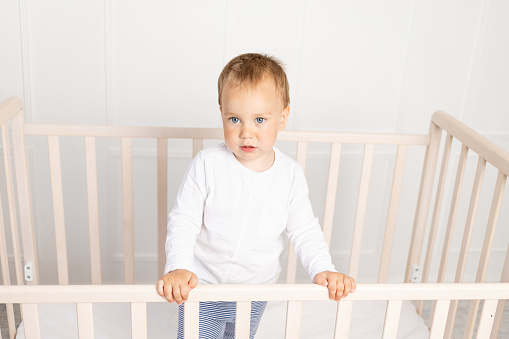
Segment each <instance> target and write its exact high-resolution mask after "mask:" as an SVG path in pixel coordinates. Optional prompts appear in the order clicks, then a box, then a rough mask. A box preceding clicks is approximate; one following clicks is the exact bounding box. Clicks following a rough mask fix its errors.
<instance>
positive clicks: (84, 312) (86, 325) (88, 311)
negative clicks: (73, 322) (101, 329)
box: [76, 303, 94, 339]
mask: <svg viewBox="0 0 509 339" xmlns="http://www.w3.org/2000/svg"><path fill="white" fill-rule="evenodd" d="M76 315H77V317H78V338H80V339H84V338H86V339H93V338H94V313H93V311H92V303H76Z"/></svg>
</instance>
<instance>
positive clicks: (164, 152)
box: [157, 139, 168, 275]
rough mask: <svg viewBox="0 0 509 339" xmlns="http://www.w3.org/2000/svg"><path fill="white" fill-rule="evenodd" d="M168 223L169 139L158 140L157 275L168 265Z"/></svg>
mask: <svg viewBox="0 0 509 339" xmlns="http://www.w3.org/2000/svg"><path fill="white" fill-rule="evenodd" d="M167 222H168V139H157V273H158V274H159V275H162V274H163V273H164V272H163V271H164V265H165V263H166V252H165V250H164V244H165V241H166V224H167Z"/></svg>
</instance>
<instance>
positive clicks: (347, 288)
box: [343, 277, 352, 298]
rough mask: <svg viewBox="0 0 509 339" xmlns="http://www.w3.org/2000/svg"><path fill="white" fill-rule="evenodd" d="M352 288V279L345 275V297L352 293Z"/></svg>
mask: <svg viewBox="0 0 509 339" xmlns="http://www.w3.org/2000/svg"><path fill="white" fill-rule="evenodd" d="M351 290H352V281H351V280H350V278H349V277H345V280H344V288H343V298H344V297H346V296H347V295H348V293H350V291H351Z"/></svg>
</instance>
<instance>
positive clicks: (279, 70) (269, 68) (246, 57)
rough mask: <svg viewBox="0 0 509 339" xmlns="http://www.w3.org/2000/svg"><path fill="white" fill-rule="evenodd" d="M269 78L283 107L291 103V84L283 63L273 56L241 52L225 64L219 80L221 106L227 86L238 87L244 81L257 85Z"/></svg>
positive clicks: (218, 88)
mask: <svg viewBox="0 0 509 339" xmlns="http://www.w3.org/2000/svg"><path fill="white" fill-rule="evenodd" d="M267 78H268V79H271V80H272V81H273V82H274V85H275V86H276V92H278V94H279V96H280V98H281V101H282V102H283V107H286V106H288V105H289V104H290V86H289V84H288V79H287V78H286V73H285V70H284V68H283V64H282V63H281V61H279V60H278V59H276V58H274V57H272V56H269V55H265V54H258V53H246V54H241V55H239V56H236V57H235V58H233V59H232V60H230V62H228V63H227V64H226V66H224V68H223V71H222V72H221V74H220V75H219V79H218V81H217V90H218V101H219V106H221V94H222V92H223V89H224V88H225V87H226V86H234V87H236V86H240V85H242V84H244V83H247V84H248V85H250V86H256V85H257V84H258V83H259V82H260V81H262V80H264V79H267Z"/></svg>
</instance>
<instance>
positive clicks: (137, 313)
mask: <svg viewBox="0 0 509 339" xmlns="http://www.w3.org/2000/svg"><path fill="white" fill-rule="evenodd" d="M131 332H132V337H133V338H136V339H138V338H139V339H147V304H146V303H131Z"/></svg>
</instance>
